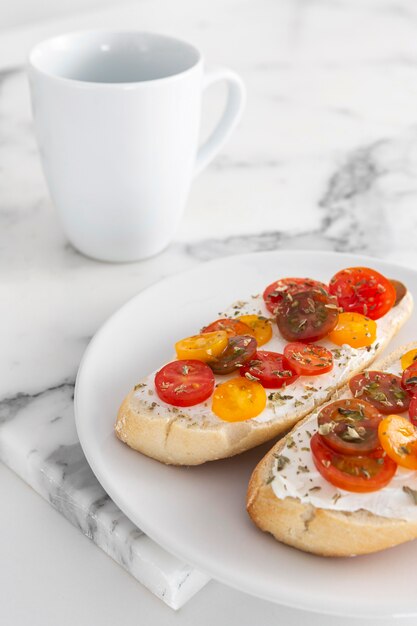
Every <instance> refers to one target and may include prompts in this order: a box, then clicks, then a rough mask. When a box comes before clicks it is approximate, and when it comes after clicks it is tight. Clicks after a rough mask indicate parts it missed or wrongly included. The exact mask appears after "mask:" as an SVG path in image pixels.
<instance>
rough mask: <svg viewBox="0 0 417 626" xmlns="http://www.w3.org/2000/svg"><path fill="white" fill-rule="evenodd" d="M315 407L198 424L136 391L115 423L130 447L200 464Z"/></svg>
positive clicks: (280, 430) (240, 448) (265, 437)
mask: <svg viewBox="0 0 417 626" xmlns="http://www.w3.org/2000/svg"><path fill="white" fill-rule="evenodd" d="M412 309H413V301H412V298H411V297H410V298H409V300H408V305H407V307H406V308H405V310H404V315H403V316H402V317H401V318H400V319H398V320H397V321H396V322H395V323H393V324H392V325H391V328H390V330H391V333H390V334H389V335H388V334H387V336H386V337H385V338H384V340H382V341H380V345H379V348H378V350H376V351H373V352H372V353H369V361H368V362H367V363H365V364H364V365H362V366H361V367H358V368H357V369H356V370H355V371H353V372H352V373H351V374H350V376H354V375H355V374H357V373H359V372H360V371H362V370H363V369H365V368H367V367H369V366H370V365H371V363H372V362H373V361H374V359H375V358H376V357H378V356H379V355H380V353H381V352H382V351H383V350H384V348H385V347H386V345H387V344H388V343H389V342H390V341H391V339H392V338H393V337H394V336H395V335H396V333H397V332H398V330H399V329H400V327H401V326H402V325H403V324H404V322H405V321H406V320H407V319H408V317H409V316H410V315H411V312H412ZM344 384H345V381H344V382H341V383H340V384H339V385H337V386H334V387H333V388H331V389H329V392H328V394H327V395H326V397H325V398H324V399H322V400H321V401H320V402H317V404H315V406H314V407H313V410H314V408H316V407H317V406H319V405H320V404H323V403H324V402H326V401H327V400H329V399H330V398H331V397H332V395H333V394H334V393H335V392H336V391H337V390H338V389H340V387H342V386H343V385H344ZM311 410H312V407H309V408H307V409H306V407H303V406H301V407H298V408H296V409H293V410H291V413H289V414H288V415H286V416H285V418H284V419H283V418H281V417H279V418H278V417H277V418H276V419H274V420H270V421H268V422H258V421H256V420H247V421H242V422H238V421H237V422H231V423H230V422H223V421H220V420H219V421H218V422H217V421H216V422H214V421H213V423H212V424H206V423H205V424H199V423H198V422H196V421H193V420H192V419H191V418H184V414H185V413H186V409H182V410H181V413H182V415H177V416H176V415H173V414H170V415H169V416H168V417H160V416H157V415H155V414H154V412H152V411H151V410H149V408H148V407H147V406H144V405H141V404H140V403H139V402H138V400H137V399H136V398H135V395H134V390H132V391H131V392H130V393H129V394H128V395H127V397H126V398H125V400H124V401H123V403H122V405H121V407H120V409H119V412H118V416H117V420H116V424H115V433H116V436H117V437H118V438H119V439H120V440H121V441H123V442H124V443H126V444H127V445H128V446H130V447H131V448H133V449H134V450H137V451H139V452H142V453H143V454H146V455H147V456H150V457H152V458H154V459H156V460H157V461H161V462H162V463H166V464H168V465H200V464H201V463H205V462H207V461H215V460H218V459H223V458H227V457H231V456H234V455H236V454H240V453H242V452H245V451H246V450H249V449H251V448H254V447H255V446H258V445H260V444H262V443H264V442H265V441H269V440H270V439H273V438H275V437H278V436H279V435H282V434H284V433H286V432H287V431H288V430H289V429H290V428H292V427H293V426H294V425H295V424H296V423H297V422H299V421H300V420H301V419H302V418H303V417H305V416H306V415H307V414H309V413H310V412H311Z"/></svg>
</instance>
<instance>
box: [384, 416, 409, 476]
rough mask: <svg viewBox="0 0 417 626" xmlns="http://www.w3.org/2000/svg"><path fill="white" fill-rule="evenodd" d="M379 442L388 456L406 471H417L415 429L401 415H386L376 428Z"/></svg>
mask: <svg viewBox="0 0 417 626" xmlns="http://www.w3.org/2000/svg"><path fill="white" fill-rule="evenodd" d="M378 434H379V440H380V442H381V446H382V447H383V448H384V450H385V452H386V453H387V454H388V456H389V457H390V458H391V459H392V460H393V461H395V462H396V463H398V465H401V467H407V468H408V469H417V429H416V427H415V426H414V425H413V424H412V423H411V422H409V421H408V419H407V418H406V417H402V415H387V417H384V419H383V420H382V421H381V422H380V424H379V427H378Z"/></svg>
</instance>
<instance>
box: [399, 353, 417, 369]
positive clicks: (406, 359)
mask: <svg viewBox="0 0 417 626" xmlns="http://www.w3.org/2000/svg"><path fill="white" fill-rule="evenodd" d="M414 361H417V349H414V350H409V351H408V352H406V353H405V354H403V356H402V357H401V367H402V368H403V370H406V369H407V367H410V365H412V364H413V363H414Z"/></svg>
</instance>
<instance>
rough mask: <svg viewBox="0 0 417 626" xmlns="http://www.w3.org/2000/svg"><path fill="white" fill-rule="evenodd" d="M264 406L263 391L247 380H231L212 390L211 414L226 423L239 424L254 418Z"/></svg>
mask: <svg viewBox="0 0 417 626" xmlns="http://www.w3.org/2000/svg"><path fill="white" fill-rule="evenodd" d="M265 406H266V393H265V389H264V388H263V387H262V385H260V384H259V383H257V382H254V381H252V380H247V378H240V377H239V378H231V379H230V380H227V381H226V382H225V383H221V385H219V386H218V387H216V389H215V390H214V394H213V405H212V409H213V413H215V414H216V415H217V417H220V419H222V420H225V421H226V422H241V421H243V420H248V419H251V418H252V417H256V416H257V415H259V413H262V411H263V410H264V408H265Z"/></svg>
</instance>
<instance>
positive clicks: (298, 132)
mask: <svg viewBox="0 0 417 626" xmlns="http://www.w3.org/2000/svg"><path fill="white" fill-rule="evenodd" d="M107 15H108V18H107V19H108V23H109V24H110V25H116V26H129V27H133V28H135V27H137V28H143V29H148V30H159V31H162V32H167V33H172V34H176V35H179V36H182V37H184V38H186V39H189V40H191V41H192V42H194V43H196V44H197V45H198V46H200V47H201V48H202V49H203V50H204V53H205V56H206V58H207V59H208V61H209V63H212V64H226V65H230V66H231V67H233V68H234V69H236V70H237V71H239V72H240V73H241V74H242V76H243V78H244V80H245V82H246V84H247V88H248V96H249V97H248V107H247V110H246V113H245V115H244V118H243V121H242V123H241V125H240V127H239V129H238V130H237V131H236V133H235V134H234V136H233V138H232V140H231V141H230V142H229V144H228V145H227V146H226V148H225V149H224V150H223V151H222V153H221V155H219V157H218V158H217V159H216V160H215V161H214V162H213V164H212V165H211V166H210V167H209V168H208V169H207V170H206V171H205V172H204V173H203V174H202V175H201V176H200V177H198V178H197V179H196V180H195V182H194V184H193V187H192V191H191V194H190V198H189V202H188V205H187V209H186V213H185V216H184V219H183V222H182V224H181V227H180V230H179V232H178V233H177V236H176V238H175V240H174V242H173V243H172V244H171V246H170V247H169V248H168V249H167V250H166V251H164V252H163V253H162V254H161V255H159V256H158V257H156V258H154V259H150V260H148V261H145V262H142V263H136V264H130V265H111V264H101V263H97V262H95V261H93V260H90V259H86V258H84V257H83V256H81V255H80V254H79V253H78V252H77V251H76V250H74V249H73V248H72V247H71V246H70V245H69V244H68V243H67V242H66V240H65V237H64V235H63V233H62V231H61V228H60V225H59V221H58V218H57V215H56V213H55V211H54V209H53V207H52V206H51V202H50V200H49V197H48V193H47V190H46V187H45V183H44V180H43V177H42V173H41V170H40V164H39V159H38V154H37V149H36V145H35V141H34V136H33V131H32V126H31V121H30V110H29V100H28V88H27V84H26V79H25V76H24V74H23V73H22V72H21V71H9V72H4V73H3V74H1V75H0V278H1V285H2V296H1V298H0V314H1V319H2V324H1V327H0V345H1V354H2V358H1V376H0V458H1V459H2V460H3V461H4V462H5V463H6V464H7V465H9V466H10V467H11V468H12V469H13V470H14V471H15V472H16V473H17V474H19V475H20V476H21V477H22V478H23V479H24V480H26V481H27V482H28V483H29V484H30V485H31V486H32V487H33V488H34V489H36V490H37V491H38V492H39V493H40V494H41V495H42V496H43V497H44V498H45V499H47V500H48V501H49V502H50V503H51V505H52V506H53V507H55V508H56V509H57V510H58V511H59V512H60V513H61V514H62V515H64V516H65V517H66V518H67V519H68V520H69V521H70V522H71V523H72V524H73V525H74V526H75V527H77V528H78V529H79V530H81V532H83V533H84V534H85V535H86V536H87V537H89V538H90V539H91V540H93V541H94V542H95V543H96V544H97V545H98V546H100V547H101V548H102V549H103V550H105V551H106V552H107V553H108V554H109V555H110V556H111V557H113V558H114V559H115V561H117V562H118V563H119V564H120V565H122V566H123V567H125V568H126V569H127V570H128V571H129V572H130V573H131V574H132V575H133V576H135V577H136V578H137V579H138V580H139V581H141V582H142V583H143V584H145V585H146V586H147V587H148V588H149V589H151V590H152V591H153V592H154V593H156V594H157V595H158V596H159V597H160V598H162V599H164V600H165V601H166V602H167V603H168V604H169V605H170V606H173V607H176V608H177V607H179V606H181V604H183V603H184V602H185V601H186V600H187V599H188V598H190V597H191V595H192V594H193V593H195V592H196V591H197V590H198V589H200V588H201V587H202V586H203V585H204V584H205V582H206V581H207V577H206V576H205V575H204V574H201V573H200V572H197V571H195V570H194V569H192V568H191V567H189V566H188V565H186V564H184V563H182V562H180V561H179V560H178V559H175V558H174V557H172V556H171V555H169V554H167V553H166V552H165V551H164V550H162V549H161V548H160V547H158V546H157V545H156V544H154V542H152V541H151V540H150V539H149V538H148V537H147V536H146V535H144V534H143V533H142V532H141V530H140V529H138V528H136V527H135V526H134V525H133V524H132V523H131V522H130V521H129V520H128V519H127V518H126V517H125V516H124V515H123V514H122V513H121V512H120V511H119V510H118V509H117V507H116V506H115V504H114V503H113V502H112V501H111V500H110V498H109V497H108V496H107V495H106V494H105V492H104V491H103V489H102V488H101V486H100V485H99V483H98V482H97V480H96V479H95V477H94V475H93V473H92V472H91V470H90V468H89V466H88V464H87V462H86V460H85V458H84V456H83V453H82V450H81V448H80V445H79V442H78V439H77V434H76V431H75V426H74V418H73V386H74V380H75V376H76V372H77V367H78V364H79V361H80V359H81V356H82V354H83V352H84V350H85V348H86V346H87V344H88V342H89V340H90V338H91V337H92V336H93V334H94V333H95V331H96V330H97V328H98V327H99V326H100V325H101V324H102V322H103V321H104V320H105V319H106V318H107V317H108V316H109V315H110V314H111V313H112V312H114V311H115V310H116V309H117V308H118V307H119V306H120V305H121V304H123V303H124V302H125V301H126V300H127V299H128V298H130V297H132V296H133V295H135V294H136V293H137V292H138V291H140V290H141V289H143V288H145V287H146V286H148V285H150V284H153V283H154V282H156V281H157V280H159V279H161V278H163V277H165V276H169V275H170V274H173V273H176V272H179V271H182V270H185V269H187V268H189V267H193V266H195V265H197V264H198V263H201V262H203V261H206V260H210V259H213V258H218V257H221V256H226V255H232V254H239V253H242V252H249V251H253V252H256V251H260V250H275V249H284V250H285V249H306V250H309V249H310V250H311V249H320V250H323V249H325V250H339V251H357V252H361V253H367V254H369V255H371V256H378V257H383V258H386V259H389V260H391V261H395V262H400V263H403V264H406V265H409V266H411V267H416V268H417V248H416V246H415V239H416V233H417V208H416V207H417V48H416V43H415V42H416V38H415V28H416V24H417V5H414V4H413V3H411V2H410V1H408V0H392V2H389V3H380V2H376V1H375V0H349V1H348V0H340V1H339V2H328V1H327V0H318V1H317V2H314V3H312V2H295V1H294V0H282V1H280V2H275V1H274V0H261V2H250V1H249V0H212V2H210V3H209V4H207V5H205V7H204V11H203V10H202V6H201V5H200V4H199V3H191V2H190V0H177V1H176V2H175V3H167V2H164V0H154V1H153V2H152V3H135V5H131V6H129V7H121V8H120V9H114V11H113V13H112V12H109V13H108V14H107ZM101 25H103V21H102V22H101ZM85 26H86V24H85V23H83V27H85ZM90 26H92V27H93V26H94V24H90ZM0 37H1V35H0ZM220 105H221V93H220V92H219V91H216V90H213V91H212V92H210V91H209V92H207V94H206V106H205V110H204V120H205V122H204V127H205V128H208V127H209V126H210V123H212V122H213V120H214V119H215V118H216V116H217V115H218V112H219V110H220Z"/></svg>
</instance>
